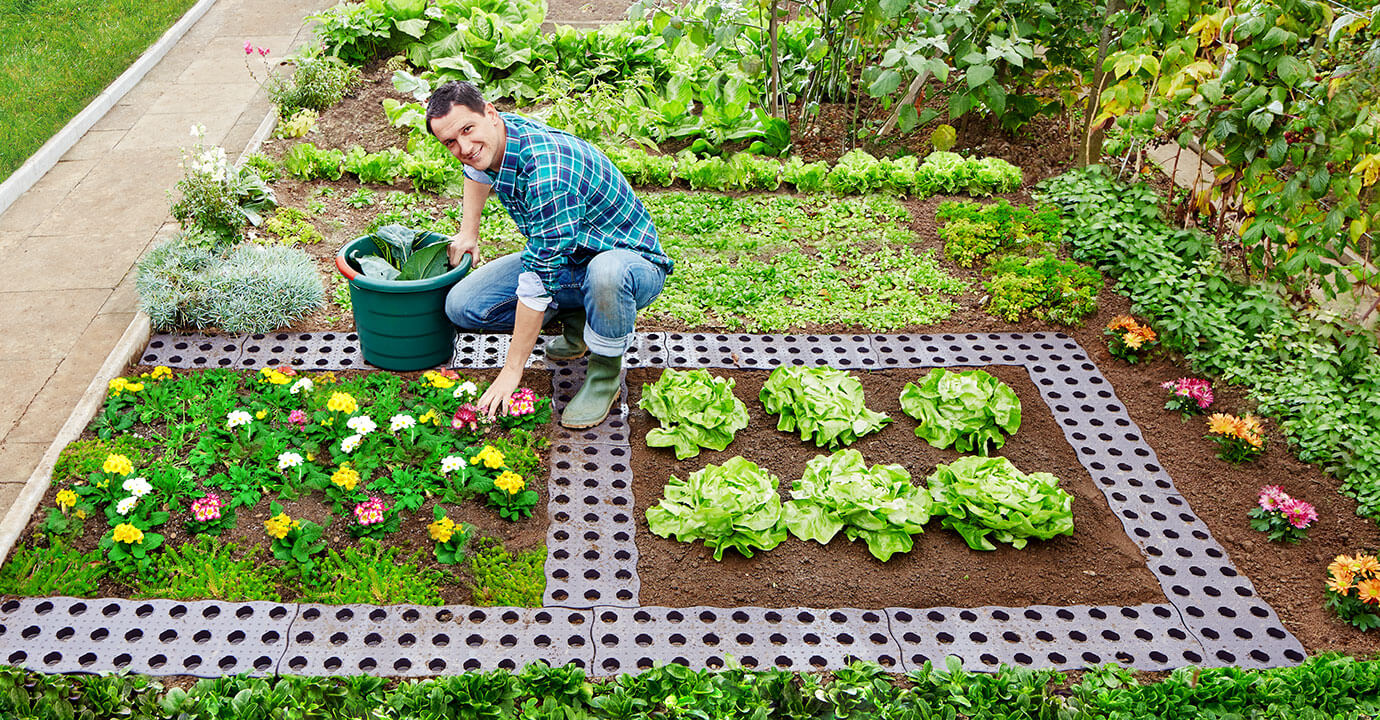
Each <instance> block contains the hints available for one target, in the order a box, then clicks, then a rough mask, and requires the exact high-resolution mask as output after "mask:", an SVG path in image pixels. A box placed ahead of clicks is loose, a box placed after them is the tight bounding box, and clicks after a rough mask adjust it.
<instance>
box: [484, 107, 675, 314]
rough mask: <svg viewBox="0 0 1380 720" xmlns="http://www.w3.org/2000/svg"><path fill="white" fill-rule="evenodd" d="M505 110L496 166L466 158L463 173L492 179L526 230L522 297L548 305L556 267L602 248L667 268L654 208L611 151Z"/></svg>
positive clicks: (532, 304) (520, 281) (538, 305)
mask: <svg viewBox="0 0 1380 720" xmlns="http://www.w3.org/2000/svg"><path fill="white" fill-rule="evenodd" d="M501 117H502V118H503V125H504V127H505V128H506V130H507V133H508V142H507V144H506V145H505V146H504V151H503V163H502V165H501V166H500V167H499V169H498V172H497V173H492V172H485V171H483V170H476V169H474V168H472V167H470V166H468V165H466V166H465V176H466V177H468V178H469V179H471V180H474V181H475V182H478V183H482V184H485V185H491V186H493V190H494V192H496V193H497V194H498V199H499V201H500V202H502V203H503V207H504V208H506V209H507V210H508V214H509V215H510V216H512V218H513V222H515V223H517V228H518V231H519V232H521V233H522V234H523V235H524V236H526V237H527V248H526V249H525V250H524V251H523V253H522V274H521V275H519V276H518V290H517V295H518V299H519V300H520V301H522V303H523V304H524V305H526V306H528V307H530V308H533V309H535V310H545V309H546V306H547V305H549V304H550V303H551V295H552V294H553V293H554V292H555V289H556V286H557V281H556V277H557V272H558V271H559V270H560V269H561V268H562V267H565V266H566V265H582V264H584V263H587V262H589V261H590V259H592V258H593V257H594V255H595V254H597V253H600V252H603V251H604V250H615V249H622V250H631V251H633V252H636V253H639V254H641V255H642V256H643V257H645V258H646V259H647V260H648V261H650V262H652V263H653V264H655V265H657V266H659V267H661V269H662V270H665V271H666V273H667V274H670V272H671V268H672V262H671V258H669V257H667V255H666V253H665V252H663V251H662V249H661V241H660V240H659V239H658V238H657V234H656V226H655V225H653V224H652V217H651V215H649V214H648V213H647V208H645V207H643V205H642V201H641V200H638V199H637V196H636V195H634V194H633V190H632V186H631V185H629V184H628V181H627V179H626V178H624V177H623V173H621V172H619V171H618V168H617V167H615V166H614V164H613V162H611V161H610V160H609V159H608V157H606V156H605V155H604V154H603V153H602V152H599V150H598V149H596V148H595V147H594V146H593V145H590V144H589V143H588V142H585V141H584V140H581V139H580V138H577V137H575V136H574V135H571V134H569V133H566V132H562V131H560V130H556V129H554V128H550V127H547V126H546V125H543V124H542V123H540V122H537V121H535V120H529V119H527V118H524V117H522V116H520V115H515V114H513V113H503V114H502V115H501Z"/></svg>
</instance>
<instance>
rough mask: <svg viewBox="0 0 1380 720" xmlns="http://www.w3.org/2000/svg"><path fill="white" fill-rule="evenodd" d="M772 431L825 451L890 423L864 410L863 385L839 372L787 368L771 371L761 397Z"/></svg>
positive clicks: (846, 443) (830, 369) (889, 419)
mask: <svg viewBox="0 0 1380 720" xmlns="http://www.w3.org/2000/svg"><path fill="white" fill-rule="evenodd" d="M759 397H760V399H761V401H762V404H763V405H765V406H766V408H767V412H771V413H780V415H781V419H780V420H779V421H778V422H777V424H776V429H777V430H785V431H787V432H790V431H794V430H797V429H798V430H800V439H801V440H810V439H812V438H813V440H814V442H815V445H817V446H819V447H828V448H830V449H832V448H835V447H838V446H840V445H848V444H851V443H852V442H853V441H854V440H857V439H858V438H860V437H862V436H863V435H866V434H868V433H872V432H876V431H878V430H881V429H882V426H883V425H886V424H887V423H889V422H891V418H889V417H887V416H886V415H883V414H882V413H879V412H873V411H871V410H868V409H867V407H866V406H865V405H863V391H862V383H860V382H858V381H857V379H855V378H854V377H853V376H852V375H849V374H848V373H847V372H845V371H843V370H835V369H833V368H805V367H795V366H786V367H779V368H777V369H775V370H773V371H772V373H771V377H769V378H767V382H766V384H764V385H763V386H762V392H761V394H760V396H759Z"/></svg>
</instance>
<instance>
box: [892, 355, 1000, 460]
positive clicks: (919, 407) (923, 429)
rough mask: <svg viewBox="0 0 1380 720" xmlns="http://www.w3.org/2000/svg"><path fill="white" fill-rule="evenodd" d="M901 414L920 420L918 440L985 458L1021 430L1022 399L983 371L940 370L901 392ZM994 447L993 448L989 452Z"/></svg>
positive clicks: (909, 384)
mask: <svg viewBox="0 0 1380 720" xmlns="http://www.w3.org/2000/svg"><path fill="white" fill-rule="evenodd" d="M901 409H902V410H905V411H906V414H907V415H909V416H911V417H913V418H915V419H916V420H919V421H920V425H919V426H918V427H916V428H915V436H916V437H919V438H924V439H925V440H926V441H927V442H929V444H931V445H933V446H935V447H937V448H946V447H950V446H954V447H956V448H957V449H958V450H959V451H960V452H976V453H978V454H981V455H986V454H987V453H988V451H989V450H996V449H997V448H999V447H1001V446H1002V445H1005V444H1006V435H1003V434H1002V431H1003V430H1004V431H1006V434H1007V435H1013V434H1015V432H1016V430H1018V429H1020V427H1021V399H1020V398H1018V397H1016V393H1015V392H1014V391H1013V390H1012V389H1011V388H1009V387H1007V385H1006V383H1003V382H1002V381H1000V380H998V379H996V378H994V377H992V376H991V375H988V374H987V373H986V372H984V371H982V370H968V371H966V372H958V373H955V372H949V371H948V370H945V369H944V368H936V369H934V370H931V371H929V372H928V373H926V374H925V377H923V378H921V379H920V384H919V385H916V384H915V383H906V387H905V388H904V389H903V390H901ZM989 444H990V447H989Z"/></svg>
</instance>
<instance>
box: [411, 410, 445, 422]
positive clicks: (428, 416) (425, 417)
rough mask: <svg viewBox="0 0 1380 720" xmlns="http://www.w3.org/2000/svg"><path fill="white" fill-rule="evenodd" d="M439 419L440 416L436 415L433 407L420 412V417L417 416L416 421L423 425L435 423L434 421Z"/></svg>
mask: <svg viewBox="0 0 1380 720" xmlns="http://www.w3.org/2000/svg"><path fill="white" fill-rule="evenodd" d="M440 421H441V418H440V417H439V416H437V415H436V411H435V410H434V409H433V410H427V411H426V412H425V413H423V414H422V416H421V417H419V418H417V422H419V423H421V424H423V425H425V424H427V423H432V424H436V423H439V422H440Z"/></svg>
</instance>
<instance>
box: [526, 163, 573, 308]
mask: <svg viewBox="0 0 1380 720" xmlns="http://www.w3.org/2000/svg"><path fill="white" fill-rule="evenodd" d="M528 208H529V209H530V214H529V216H528V218H529V220H528V225H527V249H526V250H524V251H523V253H522V273H521V274H520V275H519V276H518V288H517V296H518V300H519V301H520V302H522V304H523V305H526V306H527V307H530V308H532V309H534V310H545V309H546V306H547V305H550V304H551V296H552V295H553V294H554V293H555V292H556V272H557V271H558V270H560V269H561V267H562V266H563V265H564V264H565V262H566V261H567V259H568V258H569V257H570V254H571V253H572V252H573V251H574V250H575V248H576V246H577V235H578V233H579V231H580V223H581V222H582V220H581V219H582V218H583V217H584V203H583V202H582V201H581V199H580V198H579V197H578V196H577V195H576V194H575V193H573V192H569V191H565V192H545V193H540V194H535V195H534V196H532V197H531V198H529V200H528Z"/></svg>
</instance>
